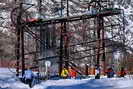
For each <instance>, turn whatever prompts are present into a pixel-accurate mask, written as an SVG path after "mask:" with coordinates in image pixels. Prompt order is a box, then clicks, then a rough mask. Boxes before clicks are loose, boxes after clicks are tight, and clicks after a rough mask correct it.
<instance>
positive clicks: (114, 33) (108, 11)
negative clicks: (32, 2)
mask: <svg viewBox="0 0 133 89" xmlns="http://www.w3.org/2000/svg"><path fill="white" fill-rule="evenodd" d="M51 1H52V2H53V1H54V0H51ZM70 2H72V3H76V4H78V3H77V2H75V1H74V0H70V1H69V2H68V1H67V0H66V6H67V7H66V8H65V7H63V2H61V7H60V9H59V8H58V11H59V12H60V13H61V14H59V15H61V16H62V17H57V18H52V19H51V18H49V19H43V18H41V19H37V20H34V21H25V20H24V22H25V23H23V19H22V20H21V19H20V18H21V17H20V16H21V13H22V12H21V11H22V10H21V8H20V13H19V15H18V17H17V18H19V19H17V25H16V28H17V32H18V43H19V41H20V37H21V42H20V43H21V56H22V63H23V64H22V65H23V67H22V70H24V62H25V61H24V59H25V55H24V52H25V51H24V50H25V49H24V44H23V43H24V39H23V34H25V33H28V34H30V35H31V36H32V37H33V38H34V39H36V42H37V43H39V44H38V45H39V46H38V47H37V49H36V50H35V52H33V53H34V54H36V55H38V57H36V62H37V63H40V64H39V65H38V67H39V66H40V65H42V67H44V66H43V64H44V62H45V61H46V60H50V61H53V60H54V63H57V65H58V67H59V74H60V73H61V70H62V67H63V66H65V67H68V66H72V67H74V68H75V69H76V70H77V72H78V73H80V74H85V73H86V74H88V73H87V72H86V71H83V67H78V65H80V64H84V65H86V70H87V69H88V66H97V67H101V68H103V72H105V69H106V65H107V64H108V63H107V61H108V54H110V53H113V52H114V50H112V49H111V48H118V47H119V46H120V44H121V45H124V43H123V37H124V35H123V34H124V21H123V12H122V11H123V10H122V9H119V8H114V7H113V3H112V2H111V1H110V0H90V1H89V2H86V5H85V6H84V5H82V3H79V5H80V8H82V9H86V10H87V12H85V13H82V12H79V13H76V15H75V14H74V15H73V14H71V7H72V6H69V3H70ZM39 3H40V4H39V5H40V6H39V7H40V8H41V7H42V6H41V0H40V2H39ZM64 3H65V2H64ZM20 7H21V6H20ZM86 7H87V8H86ZM64 8H65V9H66V12H64V11H63V10H64ZM84 11H85V10H84ZM39 12H40V13H41V14H42V10H41V9H39ZM64 13H66V15H65V14H64ZM20 20H21V21H20ZM19 22H20V25H19ZM20 27H21V28H23V29H21V28H20ZM20 34H21V36H20ZM122 47H123V46H121V47H119V49H120V50H121V49H123V48H122ZM17 49H18V50H17V54H18V55H17V57H18V58H17V59H18V60H20V53H19V52H20V44H18V46H17ZM36 65H37V64H36ZM36 65H34V67H35V66H36ZM56 67H57V66H56ZM44 70H45V68H44Z"/></svg>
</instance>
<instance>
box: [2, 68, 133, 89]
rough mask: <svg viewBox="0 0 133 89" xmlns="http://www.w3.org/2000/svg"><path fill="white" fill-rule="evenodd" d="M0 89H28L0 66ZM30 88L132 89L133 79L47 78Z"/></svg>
mask: <svg viewBox="0 0 133 89" xmlns="http://www.w3.org/2000/svg"><path fill="white" fill-rule="evenodd" d="M0 89H30V88H29V87H28V85H25V84H23V83H21V82H20V81H19V80H18V79H17V78H15V76H14V74H13V73H12V72H11V71H9V69H7V68H0ZM32 89H133V79H131V78H129V77H126V78H110V79H109V78H105V77H103V78H101V79H97V80H96V79H94V78H87V79H59V80H47V81H43V82H41V83H40V84H37V85H35V86H34V87H33V88H32Z"/></svg>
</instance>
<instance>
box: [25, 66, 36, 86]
mask: <svg viewBox="0 0 133 89" xmlns="http://www.w3.org/2000/svg"><path fill="white" fill-rule="evenodd" d="M23 77H24V79H25V83H26V84H29V87H32V80H33V77H34V74H33V72H32V70H31V69H30V68H28V69H27V70H25V72H24V76H23Z"/></svg>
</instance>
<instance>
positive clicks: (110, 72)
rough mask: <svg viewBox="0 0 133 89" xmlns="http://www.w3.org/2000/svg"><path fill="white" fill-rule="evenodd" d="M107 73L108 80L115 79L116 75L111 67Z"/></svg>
mask: <svg viewBox="0 0 133 89" xmlns="http://www.w3.org/2000/svg"><path fill="white" fill-rule="evenodd" d="M106 73H107V77H108V78H112V77H114V74H115V72H114V70H113V69H112V68H111V67H110V68H108V69H107V72H106Z"/></svg>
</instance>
